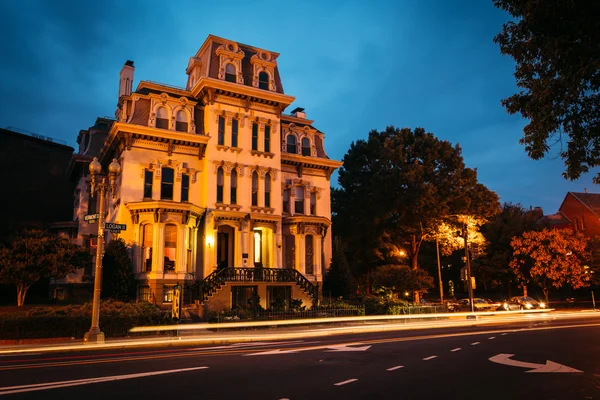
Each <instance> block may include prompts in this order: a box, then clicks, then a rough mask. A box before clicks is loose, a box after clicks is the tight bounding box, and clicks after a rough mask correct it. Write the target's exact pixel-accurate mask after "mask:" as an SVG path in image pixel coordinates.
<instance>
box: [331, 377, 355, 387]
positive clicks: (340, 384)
mask: <svg viewBox="0 0 600 400" xmlns="http://www.w3.org/2000/svg"><path fill="white" fill-rule="evenodd" d="M357 380H358V379H348V380H347V381H342V382H338V383H335V384H334V386H342V385H345V384H347V383H352V382H356V381H357Z"/></svg>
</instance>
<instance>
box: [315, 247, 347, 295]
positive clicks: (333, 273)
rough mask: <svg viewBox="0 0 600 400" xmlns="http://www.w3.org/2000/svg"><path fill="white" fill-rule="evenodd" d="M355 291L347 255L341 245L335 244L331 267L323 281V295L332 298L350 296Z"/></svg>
mask: <svg viewBox="0 0 600 400" xmlns="http://www.w3.org/2000/svg"><path fill="white" fill-rule="evenodd" d="M354 289H355V285H354V279H353V277H352V273H351V271H350V267H349V266H348V260H347V259H346V254H345V253H344V250H343V248H342V246H341V245H340V244H334V246H333V257H332V260H331V266H330V267H329V269H328V270H327V273H326V275H325V279H324V280H323V293H324V294H330V295H331V296H332V297H340V296H342V297H344V296H349V295H351V294H352V293H353V291H354Z"/></svg>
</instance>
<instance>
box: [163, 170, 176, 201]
mask: <svg viewBox="0 0 600 400" xmlns="http://www.w3.org/2000/svg"><path fill="white" fill-rule="evenodd" d="M174 178H175V171H174V170H173V168H165V167H163V169H162V174H161V179H160V199H161V200H173V183H174V180H175V179H174Z"/></svg>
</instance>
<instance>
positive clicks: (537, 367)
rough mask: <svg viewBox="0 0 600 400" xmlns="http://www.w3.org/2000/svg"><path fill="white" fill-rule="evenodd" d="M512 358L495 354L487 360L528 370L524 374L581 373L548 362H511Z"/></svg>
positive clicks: (508, 355)
mask: <svg viewBox="0 0 600 400" xmlns="http://www.w3.org/2000/svg"><path fill="white" fill-rule="evenodd" d="M512 356H514V354H496V355H495V356H493V357H490V358H489V360H490V361H491V362H495V363H497V364H504V365H510V366H512V367H521V368H529V371H525V372H583V371H580V370H578V369H575V368H571V367H567V366H566V365H561V364H558V363H555V362H554V361H550V360H546V364H535V363H528V362H525V361H517V360H511V357H512Z"/></svg>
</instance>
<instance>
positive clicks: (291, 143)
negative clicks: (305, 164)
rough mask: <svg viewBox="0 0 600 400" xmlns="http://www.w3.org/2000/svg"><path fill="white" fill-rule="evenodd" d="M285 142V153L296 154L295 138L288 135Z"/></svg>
mask: <svg viewBox="0 0 600 400" xmlns="http://www.w3.org/2000/svg"><path fill="white" fill-rule="evenodd" d="M285 141H286V143H287V152H288V153H294V154H296V153H297V151H296V136H294V135H288V136H287V138H286V139H285Z"/></svg>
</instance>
